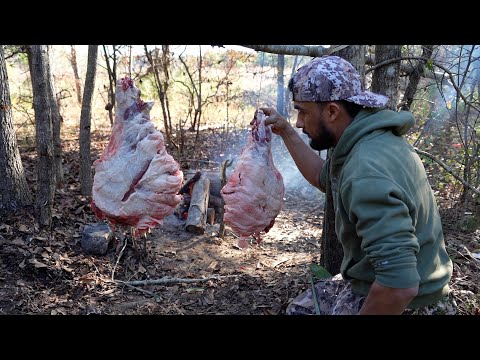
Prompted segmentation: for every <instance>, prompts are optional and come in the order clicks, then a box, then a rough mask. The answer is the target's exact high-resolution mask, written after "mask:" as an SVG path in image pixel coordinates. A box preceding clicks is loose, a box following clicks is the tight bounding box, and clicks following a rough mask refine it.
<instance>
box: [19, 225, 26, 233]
mask: <svg viewBox="0 0 480 360" xmlns="http://www.w3.org/2000/svg"><path fill="white" fill-rule="evenodd" d="M18 230H20V231H21V232H27V231H28V227H27V225H25V224H20V225H19V226H18Z"/></svg>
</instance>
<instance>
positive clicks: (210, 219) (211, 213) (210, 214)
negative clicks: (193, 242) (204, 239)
mask: <svg viewBox="0 0 480 360" xmlns="http://www.w3.org/2000/svg"><path fill="white" fill-rule="evenodd" d="M207 223H208V224H210V225H213V224H215V209H214V208H208V209H207Z"/></svg>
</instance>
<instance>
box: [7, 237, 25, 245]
mask: <svg viewBox="0 0 480 360" xmlns="http://www.w3.org/2000/svg"><path fill="white" fill-rule="evenodd" d="M10 244H12V245H16V246H24V245H25V242H24V241H23V240H22V239H20V238H19V237H16V238H15V239H13V240H12V242H11V243H10Z"/></svg>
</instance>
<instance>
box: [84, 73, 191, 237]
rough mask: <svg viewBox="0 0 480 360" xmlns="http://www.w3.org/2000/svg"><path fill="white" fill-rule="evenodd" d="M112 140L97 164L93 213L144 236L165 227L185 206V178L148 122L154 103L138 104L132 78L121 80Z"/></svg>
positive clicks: (117, 93)
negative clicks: (181, 192)
mask: <svg viewBox="0 0 480 360" xmlns="http://www.w3.org/2000/svg"><path fill="white" fill-rule="evenodd" d="M115 97H116V112H115V123H114V125H113V129H112V135H111V138H110V141H109V143H108V145H107V147H106V148H105V150H104V151H103V154H102V155H101V157H100V159H98V160H96V161H95V162H94V163H93V166H94V168H95V177H94V182H93V189H92V197H93V200H92V204H91V205H92V208H93V210H94V212H95V214H96V215H97V217H99V218H100V219H108V221H109V222H110V223H111V224H119V225H123V226H131V227H133V228H135V229H136V230H137V233H139V234H141V233H144V232H146V231H147V230H148V229H149V228H153V227H155V226H157V225H158V224H161V223H162V220H163V218H165V217H166V216H168V215H170V214H172V213H173V212H174V210H175V207H176V206H177V205H178V203H179V202H180V201H181V196H180V195H178V194H177V193H178V191H179V190H180V187H181V185H182V181H183V173H182V171H181V170H180V167H179V165H178V163H177V162H176V161H175V160H174V159H173V158H172V156H171V155H169V154H168V153H167V151H166V149H165V143H164V139H163V135H162V133H161V132H160V131H158V130H157V129H156V128H155V126H154V124H153V123H152V122H151V121H150V115H149V114H150V110H151V109H152V106H153V101H150V102H144V101H142V100H140V90H139V89H138V88H136V87H135V86H134V83H133V81H132V80H131V79H129V78H128V77H126V78H123V79H121V80H119V81H117V86H116V93H115Z"/></svg>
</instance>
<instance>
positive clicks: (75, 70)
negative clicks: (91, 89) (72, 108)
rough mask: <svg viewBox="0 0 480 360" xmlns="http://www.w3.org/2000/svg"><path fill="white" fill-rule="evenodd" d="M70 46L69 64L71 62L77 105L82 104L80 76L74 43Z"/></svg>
mask: <svg viewBox="0 0 480 360" xmlns="http://www.w3.org/2000/svg"><path fill="white" fill-rule="evenodd" d="M70 48H71V57H70V64H72V69H73V74H74V76H75V90H76V92H77V101H78V104H79V105H82V88H81V85H80V76H79V75H78V66H77V52H76V50H75V45H70Z"/></svg>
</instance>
